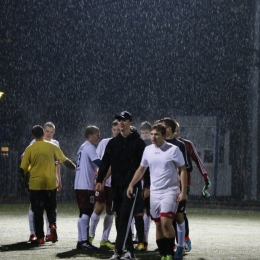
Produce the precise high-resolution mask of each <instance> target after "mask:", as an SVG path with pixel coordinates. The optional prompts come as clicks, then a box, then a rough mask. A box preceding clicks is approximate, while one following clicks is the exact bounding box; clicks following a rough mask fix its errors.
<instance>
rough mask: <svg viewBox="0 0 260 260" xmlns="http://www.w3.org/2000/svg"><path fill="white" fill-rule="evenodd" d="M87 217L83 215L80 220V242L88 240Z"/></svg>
mask: <svg viewBox="0 0 260 260" xmlns="http://www.w3.org/2000/svg"><path fill="white" fill-rule="evenodd" d="M88 227H89V216H88V215H85V214H83V215H82V216H81V218H80V229H81V238H82V241H86V240H88Z"/></svg>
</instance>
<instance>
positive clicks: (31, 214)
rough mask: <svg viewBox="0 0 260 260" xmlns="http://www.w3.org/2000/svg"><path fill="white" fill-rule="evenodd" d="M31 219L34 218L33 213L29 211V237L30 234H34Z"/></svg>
mask: <svg viewBox="0 0 260 260" xmlns="http://www.w3.org/2000/svg"><path fill="white" fill-rule="evenodd" d="M33 217H34V213H33V212H32V210H31V209H29V212H28V220H29V228H30V233H31V235H32V234H35V231H34V223H33Z"/></svg>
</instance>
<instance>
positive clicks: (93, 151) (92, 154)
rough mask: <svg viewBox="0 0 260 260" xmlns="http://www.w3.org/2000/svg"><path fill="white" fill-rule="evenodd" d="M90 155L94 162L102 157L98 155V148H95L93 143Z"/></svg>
mask: <svg viewBox="0 0 260 260" xmlns="http://www.w3.org/2000/svg"><path fill="white" fill-rule="evenodd" d="M88 155H89V158H90V160H91V161H92V162H94V161H95V160H98V159H100V158H99V157H98V155H97V151H96V148H95V147H94V146H93V145H91V146H90V147H89V153H88Z"/></svg>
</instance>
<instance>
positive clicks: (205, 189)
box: [201, 177, 211, 198]
mask: <svg viewBox="0 0 260 260" xmlns="http://www.w3.org/2000/svg"><path fill="white" fill-rule="evenodd" d="M204 182H205V185H204V187H203V189H202V192H201V193H202V196H203V197H204V198H208V197H210V193H209V190H210V188H211V181H210V180H209V178H208V177H207V179H205V180H204Z"/></svg>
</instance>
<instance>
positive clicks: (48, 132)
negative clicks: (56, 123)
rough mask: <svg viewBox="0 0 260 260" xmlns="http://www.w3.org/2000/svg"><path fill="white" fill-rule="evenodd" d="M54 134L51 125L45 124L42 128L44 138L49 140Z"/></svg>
mask: <svg viewBox="0 0 260 260" xmlns="http://www.w3.org/2000/svg"><path fill="white" fill-rule="evenodd" d="M54 134H55V130H54V128H53V127H50V126H45V128H44V140H47V141H50V140H51V139H52V137H53V136H54Z"/></svg>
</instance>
